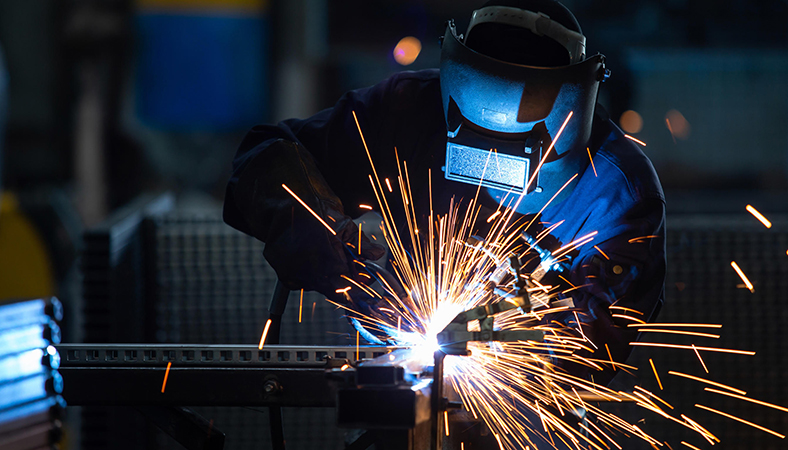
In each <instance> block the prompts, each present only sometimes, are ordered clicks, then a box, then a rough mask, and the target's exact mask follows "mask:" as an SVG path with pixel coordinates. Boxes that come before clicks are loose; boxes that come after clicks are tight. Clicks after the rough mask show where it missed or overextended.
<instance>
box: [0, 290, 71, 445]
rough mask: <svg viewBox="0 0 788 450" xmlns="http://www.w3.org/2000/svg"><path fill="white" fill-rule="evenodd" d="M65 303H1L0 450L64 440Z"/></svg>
mask: <svg viewBox="0 0 788 450" xmlns="http://www.w3.org/2000/svg"><path fill="white" fill-rule="evenodd" d="M62 318H63V305H62V304H61V303H60V301H59V300H58V299H57V298H55V297H50V298H41V299H33V300H17V301H9V300H4V301H1V302H0V449H2V450H28V449H31V450H32V449H48V448H52V446H53V445H54V444H56V443H57V442H59V441H60V436H61V434H60V433H61V421H60V418H61V413H62V410H63V408H64V407H65V402H64V401H63V398H62V397H61V396H60V394H61V393H62V392H63V379H62V377H61V376H60V373H59V372H58V369H59V367H60V355H59V354H58V352H57V350H56V349H55V347H54V345H56V344H59V343H60V328H59V326H58V324H57V322H58V321H60V320H61V319H62Z"/></svg>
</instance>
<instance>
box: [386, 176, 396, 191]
mask: <svg viewBox="0 0 788 450" xmlns="http://www.w3.org/2000/svg"><path fill="white" fill-rule="evenodd" d="M386 187H387V188H389V192H394V190H393V189H391V181H389V179H388V178H386Z"/></svg>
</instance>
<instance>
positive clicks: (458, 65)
mask: <svg viewBox="0 0 788 450" xmlns="http://www.w3.org/2000/svg"><path fill="white" fill-rule="evenodd" d="M496 3H497V4H496ZM512 4H515V5H517V6H518V7H513V6H509V5H512ZM551 16H552V17H553V18H551ZM491 37H492V40H491ZM495 39H498V42H495V41H494V40H495ZM473 41H476V43H475V44H474V43H473ZM607 73H608V72H607V70H606V69H605V63H604V56H602V55H596V56H592V57H590V58H586V56H585V37H584V36H583V35H582V32H581V30H580V26H579V25H578V24H577V21H576V20H575V18H574V16H573V15H572V13H571V12H569V10H568V9H566V8H565V7H564V6H563V5H561V4H560V3H558V2H555V1H552V0H522V1H519V2H518V1H508V2H506V1H498V2H488V4H487V5H485V6H484V7H482V8H481V9H478V10H476V11H474V12H473V16H472V18H471V21H470V24H469V25H468V30H467V31H466V35H465V36H463V35H461V34H458V33H457V29H456V27H455V25H454V22H453V21H449V22H448V23H447V26H446V32H445V35H444V36H443V38H442V44H441V63H440V84H441V95H442V99H443V111H444V115H445V118H446V126H447V144H446V164H445V167H444V175H445V177H446V178H447V179H449V180H453V181H458V182H463V183H469V184H474V185H481V186H484V187H486V188H488V189H489V192H490V194H491V195H492V196H493V197H495V198H496V199H498V200H500V199H501V198H502V197H504V196H505V195H507V194H509V195H510V196H511V194H515V195H514V196H511V197H514V198H517V199H518V201H519V203H518V207H517V210H518V211H519V212H533V211H537V210H539V209H540V208H541V207H542V206H543V205H545V204H546V203H547V202H548V201H549V200H550V199H551V198H552V197H553V196H554V195H555V194H556V193H558V192H559V191H561V192H560V194H559V195H557V196H556V198H555V200H554V203H557V202H560V201H561V200H562V199H564V198H566V197H567V196H568V195H569V194H570V193H571V191H572V190H573V188H574V186H575V185H576V183H577V181H578V180H579V178H580V177H579V176H578V177H575V179H574V181H573V182H572V183H569V184H568V185H567V186H566V187H564V188H563V189H562V186H564V185H565V184H566V183H567V182H568V181H569V180H570V179H572V177H573V175H574V174H578V175H580V174H582V173H583V171H585V169H586V168H587V167H588V164H589V162H590V159H589V154H588V153H587V152H586V145H587V142H588V140H589V137H590V135H591V124H592V121H593V115H594V107H595V105H596V100H597V93H598V90H599V83H600V82H601V81H602V80H603V79H604V78H606V76H607Z"/></svg>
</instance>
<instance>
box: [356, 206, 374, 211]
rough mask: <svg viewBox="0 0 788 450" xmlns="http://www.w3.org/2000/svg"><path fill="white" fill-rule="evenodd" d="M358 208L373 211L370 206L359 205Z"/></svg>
mask: <svg viewBox="0 0 788 450" xmlns="http://www.w3.org/2000/svg"><path fill="white" fill-rule="evenodd" d="M358 207H359V208H361V209H367V210H369V211H372V207H371V206H369V205H364V204H361V205H358Z"/></svg>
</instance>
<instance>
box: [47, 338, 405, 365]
mask: <svg viewBox="0 0 788 450" xmlns="http://www.w3.org/2000/svg"><path fill="white" fill-rule="evenodd" d="M56 348H57V350H58V352H59V353H60V355H61V358H62V362H61V366H62V367H99V366H101V367H157V366H161V365H162V364H164V365H165V366H166V365H167V363H170V362H171V363H172V366H173V367H176V366H178V367H184V366H186V367H324V366H325V365H326V362H327V359H328V358H333V359H346V360H347V361H348V362H349V363H350V364H355V363H356V362H357V361H360V360H364V359H372V358H376V357H378V356H381V355H384V354H386V353H390V352H391V351H393V350H395V349H396V348H397V347H372V346H360V347H358V354H356V347H331V346H309V347H304V346H293V345H266V346H265V347H263V348H262V349H258V348H257V347H256V346H250V345H197V344H60V345H57V346H56Z"/></svg>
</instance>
